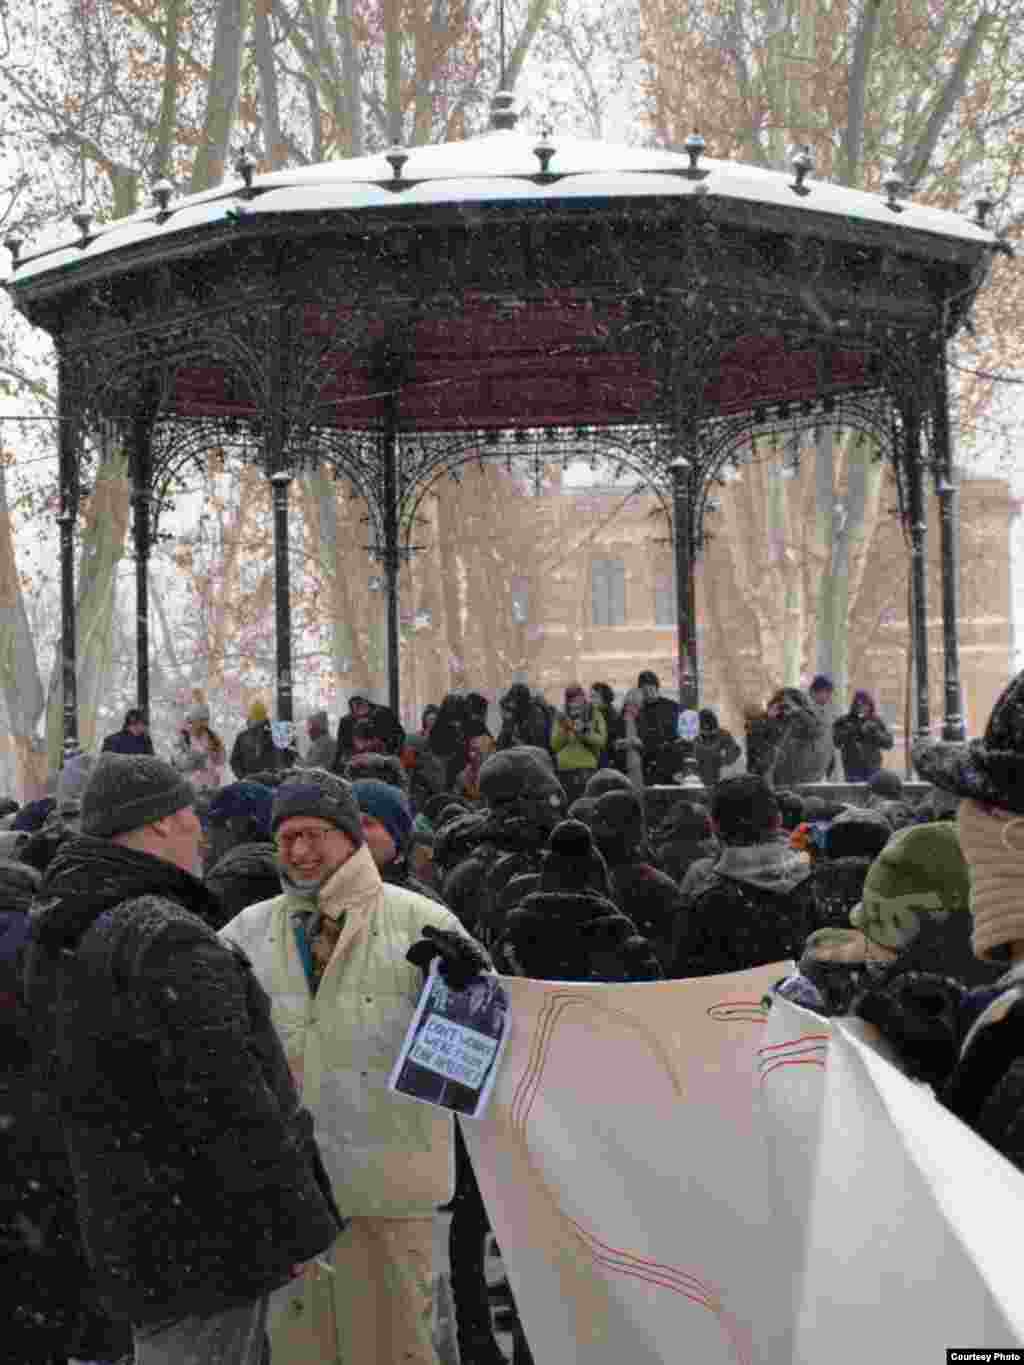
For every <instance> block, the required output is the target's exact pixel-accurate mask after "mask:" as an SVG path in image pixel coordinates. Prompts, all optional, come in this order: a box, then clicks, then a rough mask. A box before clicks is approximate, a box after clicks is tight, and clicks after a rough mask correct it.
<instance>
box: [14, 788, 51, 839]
mask: <svg viewBox="0 0 1024 1365" xmlns="http://www.w3.org/2000/svg"><path fill="white" fill-rule="evenodd" d="M56 809H57V801H56V798H55V797H52V796H43V797H40V799H39V800H38V801H26V803H25V805H23V806H22V807H21V809H20V810H19V811H18V813H17V815H16V816H15V817H14V819H13V820H12V821H11V829H12V830H17V831H18V832H19V833H21V834H34V833H35V832H36V830H37V829H42V827H43V825H44V824H45V823H46V821H47V819H48V818H49V816H50V814H51V813H52V812H53V811H54V810H56Z"/></svg>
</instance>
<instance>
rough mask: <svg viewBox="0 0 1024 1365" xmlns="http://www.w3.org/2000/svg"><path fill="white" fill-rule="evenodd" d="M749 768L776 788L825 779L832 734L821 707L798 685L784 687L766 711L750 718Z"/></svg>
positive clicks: (773, 697) (771, 700)
mask: <svg viewBox="0 0 1024 1365" xmlns="http://www.w3.org/2000/svg"><path fill="white" fill-rule="evenodd" d="M746 728H747V771H748V772H751V773H756V774H758V775H759V776H761V777H764V778H765V779H766V781H767V782H768V783H769V784H770V785H771V786H774V787H796V786H800V785H801V784H802V783H804V782H821V781H822V779H823V778H824V777H825V774H826V772H827V771H828V768H829V763H830V761H831V757H832V736H831V734H830V733H829V730H828V727H827V725H826V724H825V722H824V720H822V719H821V717H820V716H819V715H818V714H817V708H816V707H815V706H814V705H813V703H812V702H811V701H810V700H809V698H808V697H807V696H806V695H805V694H804V693H803V692H801V691H800V690H799V688H796V687H782V688H780V689H779V691H778V692H775V693H774V694H773V695H772V697H771V698H770V699H769V701H768V705H767V706H766V707H765V709H764V711H763V712H759V713H755V714H754V715H750V716H748V717H747V725H746Z"/></svg>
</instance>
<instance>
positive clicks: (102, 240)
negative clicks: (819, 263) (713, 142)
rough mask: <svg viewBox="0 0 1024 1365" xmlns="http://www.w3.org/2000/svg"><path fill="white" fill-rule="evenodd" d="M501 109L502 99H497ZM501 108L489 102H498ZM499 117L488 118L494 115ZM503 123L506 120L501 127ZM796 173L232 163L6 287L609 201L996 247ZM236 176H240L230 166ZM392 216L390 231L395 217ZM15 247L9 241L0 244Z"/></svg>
mask: <svg viewBox="0 0 1024 1365" xmlns="http://www.w3.org/2000/svg"><path fill="white" fill-rule="evenodd" d="M502 98H503V97H502V96H499V97H498V100H501V99H502ZM496 104H497V101H496ZM496 117H497V115H496ZM506 117H507V118H510V117H511V116H510V115H507V116H506ZM798 165H799V162H798V159H794V172H793V173H786V172H782V171H773V170H765V169H763V168H761V167H758V166H752V165H747V164H745V163H742V162H736V161H724V160H717V159H715V158H713V157H707V156H704V155H703V143H702V142H701V141H700V140H699V139H698V140H696V141H695V142H693V144H692V146H691V149H690V150H689V151H688V152H671V151H663V150H659V149H657V148H647V147H632V146H628V145H626V144H620V143H611V142H600V141H594V140H589V139H584V138H577V137H561V136H552V135H551V134H550V133H545V134H542V136H541V137H540V138H538V137H537V136H531V135H529V134H527V133H524V132H520V131H518V130H517V129H515V128H513V127H496V128H492V129H491V130H489V131H488V132H486V133H483V134H481V135H480V136H478V137H473V138H469V139H467V140H465V141H462V142H448V143H441V144H436V145H431V146H424V147H414V148H409V149H402V148H391V149H388V150H386V151H382V152H379V153H375V154H373V155H371V156H363V157H357V158H352V159H348V160H338V161H327V162H323V163H321V164H319V165H315V166H301V167H296V168H294V169H287V170H281V171H275V172H272V173H269V174H266V175H257V174H254V171H255V163H254V162H251V161H250V162H248V163H244V162H240V163H239V166H241V167H242V174H243V176H244V178H245V181H246V183H245V184H242V183H239V182H237V181H236V182H232V183H227V182H225V183H224V184H222V185H220V186H218V187H217V188H215V189H212V190H208V191H206V192H204V193H202V194H195V195H190V196H188V197H186V198H183V199H180V200H178V201H174V200H173V199H171V197H170V196H171V194H172V193H173V191H172V189H171V187H170V186H169V185H165V186H164V187H163V188H162V189H161V187H157V188H156V190H155V191H154V197H155V198H157V199H158V203H157V205H156V206H154V207H152V208H148V209H145V210H143V211H141V212H139V213H136V214H133V215H132V216H131V217H128V218H123V219H118V220H116V221H115V222H111V223H108V224H95V225H93V224H92V223H91V221H90V220H89V219H88V217H83V216H76V218H75V222H76V223H77V224H78V229H79V231H78V235H77V237H76V235H75V233H74V230H73V229H71V228H69V227H68V226H67V225H65V224H61V225H60V226H59V227H57V228H55V229H54V230H53V231H51V232H50V233H49V234H47V235H46V236H45V237H44V238H43V239H41V240H40V241H39V242H37V243H34V244H33V245H32V246H31V247H30V248H29V250H27V251H24V250H22V249H21V243H20V242H19V243H17V244H16V245H15V244H13V243H11V245H12V254H13V255H14V256H15V267H14V270H13V272H12V274H11V276H10V277H9V279H8V284H10V285H13V286H14V287H15V289H17V286H19V285H21V284H23V283H24V284H27V283H29V282H30V281H32V282H35V281H40V282H42V280H43V279H45V277H46V276H48V275H50V274H51V272H60V271H62V270H66V269H67V268H68V267H72V266H76V265H81V264H83V263H84V262H86V261H90V262H92V261H96V260H97V258H100V257H103V256H107V255H110V254H111V253H117V252H118V251H120V250H121V249H122V248H132V249H133V251H132V254H133V255H134V256H136V258H137V254H138V252H139V249H140V248H141V250H142V252H143V254H146V247H147V246H149V245H154V246H155V245H156V244H157V243H163V242H166V243H167V246H168V249H169V250H171V251H173V239H174V238H175V237H177V236H179V235H180V234H182V233H184V232H190V233H193V234H194V233H195V232H196V231H197V230H199V231H201V230H202V229H203V227H204V226H209V227H215V226H216V225H218V224H225V225H226V224H228V223H230V222H238V221H240V220H242V219H245V220H247V221H248V222H249V223H250V224H252V223H253V220H259V218H261V217H264V216H266V217H269V216H270V215H273V216H274V218H275V219H276V220H277V222H280V221H281V217H285V218H287V216H288V215H296V216H298V215H303V214H321V215H322V214H324V213H332V212H338V213H345V214H352V213H359V212H367V213H374V214H379V213H381V212H383V213H385V214H386V213H387V212H388V211H393V210H398V209H406V210H408V209H415V208H420V209H427V210H429V209H435V210H436V211H437V212H439V213H441V212H443V211H444V210H445V209H446V208H447V209H449V210H454V211H456V212H458V211H459V210H460V208H461V209H462V210H463V211H466V210H467V209H468V208H469V206H471V205H478V206H480V207H481V209H482V208H483V206H485V205H486V206H492V207H495V208H497V207H498V206H500V205H503V204H507V205H509V206H513V205H515V206H518V207H520V208H522V209H527V208H528V207H529V206H534V207H536V208H537V209H542V208H543V207H544V206H545V205H551V206H555V205H562V206H565V207H569V206H571V204H572V203H573V202H574V201H575V203H576V204H578V205H579V206H580V207H582V201H589V202H590V203H591V204H593V205H595V206H608V207H609V208H613V207H614V205H615V201H617V200H622V201H633V202H634V203H635V202H636V201H637V200H658V199H660V200H662V201H673V200H675V201H681V200H687V199H699V198H703V199H705V200H707V201H708V203H709V204H710V203H711V202H714V203H716V205H718V206H719V210H720V212H722V213H724V214H725V215H726V216H728V217H732V218H735V219H738V220H740V221H743V220H744V219H748V220H749V222H750V225H751V226H756V225H757V223H758V222H759V221H760V220H761V218H762V217H763V216H764V215H768V216H771V214H772V211H773V210H774V211H776V212H786V213H787V214H792V213H793V211H794V210H798V211H799V214H800V215H801V216H803V215H806V221H807V231H808V233H812V232H817V233H820V234H823V235H825V236H828V237H839V238H843V237H851V236H853V237H856V236H864V235H867V236H868V237H869V238H872V239H875V240H877V239H879V238H881V239H885V240H887V241H889V242H890V243H892V242H893V238H895V239H896V241H897V242H898V245H899V249H901V250H906V251H910V252H911V253H912V254H914V255H923V256H931V255H933V254H934V255H935V256H937V257H940V258H948V257H949V256H950V255H953V256H958V255H960V254H961V253H962V252H963V251H964V250H965V249H966V251H967V252H968V253H970V251H971V249H972V248H973V249H974V250H975V251H976V250H977V248H979V247H981V248H985V247H988V248H992V247H994V246H995V245H996V244H997V239H996V237H995V235H994V234H993V233H992V232H990V231H989V230H987V229H986V228H985V227H984V226H982V225H980V224H979V223H977V222H975V221H972V220H970V219H968V218H967V217H965V216H964V215H962V214H959V213H951V212H948V211H946V210H942V209H937V208H932V207H930V206H929V205H927V204H919V203H916V202H915V201H914V200H912V199H910V198H905V197H902V195H901V189H900V187H899V185H898V182H895V181H894V182H893V183H892V184H891V185H890V186H888V188H887V189H886V193H885V194H883V195H879V194H872V193H869V192H867V191H864V190H855V189H847V188H845V187H843V186H839V185H834V184H830V183H828V182H826V181H820V180H816V179H814V177H813V173H812V172H811V171H810V169H809V167H808V166H806V165H804V166H803V167H802V168H800V169H798ZM236 169H238V167H236ZM404 216H405V215H404V214H396V219H397V218H401V217H404ZM8 241H9V243H10V239H8Z"/></svg>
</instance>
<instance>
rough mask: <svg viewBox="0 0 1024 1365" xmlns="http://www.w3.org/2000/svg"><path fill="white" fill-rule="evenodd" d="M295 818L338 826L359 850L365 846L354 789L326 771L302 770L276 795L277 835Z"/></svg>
mask: <svg viewBox="0 0 1024 1365" xmlns="http://www.w3.org/2000/svg"><path fill="white" fill-rule="evenodd" d="M293 815H311V816H313V817H314V818H316V819H318V820H326V821H327V822H328V824H331V825H335V826H337V828H338V829H340V830H341V831H342V833H343V834H347V835H348V837H349V838H350V839H351V840H352V842H353V843H354V844H355V845H356V847H357V848H358V847H359V846H360V845H361V844H362V843H363V822H362V819H361V817H360V813H359V806H358V804H357V802H356V798H355V797H354V796H353V795H352V788H351V786H350V785H349V783H347V782H346V781H345V779H344V778H341V777H336V776H335V775H334V773H329V772H328V771H327V770H326V768H303V769H302V771H301V772H296V773H294V774H292V775H291V776H290V777H288V778H287V779H286V780H285V781H284V782H282V783H281V785H280V786H279V787H278V789H277V791H276V792H275V793H274V809H273V814H272V816H271V823H270V827H271V829H272V830H274V831H276V830H277V827H278V825H279V824H280V823H281V821H282V820H290V819H291V817H292V816H293Z"/></svg>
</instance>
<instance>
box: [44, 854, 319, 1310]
mask: <svg viewBox="0 0 1024 1365" xmlns="http://www.w3.org/2000/svg"><path fill="white" fill-rule="evenodd" d="M209 902H210V896H209V893H208V892H207V891H206V889H205V888H204V887H203V885H202V883H201V882H199V881H197V880H196V879H195V878H194V877H192V876H190V875H189V874H188V873H186V872H183V871H181V870H180V869H179V868H177V867H176V866H174V865H173V864H171V863H167V862H164V861H162V860H160V859H158V858H153V857H150V856H149V855H148V854H145V853H141V852H136V851H134V850H131V849H126V848H122V847H120V846H118V845H116V844H114V843H112V842H110V841H108V840H104V839H94V838H90V837H86V836H80V837H78V838H76V839H73V840H69V841H68V842H67V843H66V844H64V845H63V846H62V848H61V850H60V851H59V853H58V855H57V857H56V858H55V859H54V862H53V863H52V864H51V866H50V869H49V871H48V874H47V876H46V878H45V880H44V882H43V885H42V887H41V889H40V895H39V898H38V899H37V902H36V905H35V908H34V910H33V923H32V941H31V944H30V948H29V955H28V961H27V965H26V973H25V991H26V998H27V1002H28V1006H29V1010H30V1016H31V1023H32V1029H33V1041H34V1046H35V1055H36V1057H37V1058H38V1059H39V1061H40V1064H41V1065H45V1066H46V1076H45V1090H46V1092H47V1093H48V1094H49V1096H50V1098H51V1101H52V1102H53V1103H55V1104H56V1106H57V1107H58V1108H59V1112H60V1118H61V1121H62V1124H63V1130H64V1140H65V1144H66V1147H67V1152H68V1155H69V1157H70V1162H71V1169H72V1172H73V1180H74V1187H75V1193H76V1197H77V1202H78V1214H79V1222H80V1228H81V1235H82V1240H83V1243H84V1245H85V1249H86V1253H87V1255H88V1257H89V1261H90V1263H91V1265H92V1267H93V1270H94V1272H95V1276H96V1281H97V1285H98V1289H99V1292H100V1294H101V1297H102V1299H103V1301H104V1302H105V1304H106V1305H107V1307H108V1308H109V1310H110V1312H111V1315H112V1316H113V1317H115V1318H118V1319H121V1320H124V1321H128V1322H131V1323H133V1324H139V1325H146V1324H153V1325H156V1324H162V1323H166V1322H168V1321H174V1320H175V1319H177V1318H180V1317H186V1316H190V1315H196V1316H200V1317H206V1316H211V1315H213V1314H215V1313H218V1312H221V1311H224V1310H225V1309H227V1308H230V1307H232V1306H235V1305H238V1304H243V1303H248V1302H251V1301H253V1300H255V1299H258V1298H260V1297H261V1296H263V1295H264V1294H266V1293H268V1292H269V1291H270V1290H272V1289H274V1288H275V1287H277V1286H278V1285H281V1284H284V1283H286V1282H287V1281H288V1279H289V1278H290V1272H291V1267H292V1266H293V1265H295V1264H296V1263H298V1262H301V1261H305V1260H308V1259H310V1258H311V1257H313V1256H315V1255H316V1254H317V1253H318V1252H320V1251H323V1250H324V1249H325V1248H326V1247H327V1246H329V1245H330V1243H331V1242H332V1241H333V1239H334V1236H335V1234H336V1233H337V1230H338V1225H339V1219H338V1215H337V1211H336V1208H335V1207H334V1205H333V1203H332V1202H331V1200H330V1194H329V1191H328V1189H327V1186H326V1181H325V1179H324V1178H323V1172H322V1168H321V1167H320V1164H319V1158H318V1155H317V1152H316V1148H315V1145H314V1143H313V1138H312V1123H311V1120H310V1116H309V1115H308V1114H307V1113H306V1112H305V1111H303V1110H302V1109H300V1107H299V1104H298V1099H297V1096H296V1093H295V1088H294V1086H293V1084H292V1081H291V1077H290V1075H289V1073H288V1067H287V1063H286V1061H285V1058H284V1054H283V1052H282V1049H281V1047H280V1044H279V1043H278V1041H277V1038H276V1036H275V1034H274V1031H273V1027H272V1025H271V1022H270V1007H269V1002H268V1000H267V997H266V995H265V993H264V992H263V990H262V989H261V988H260V986H259V984H258V983H257V981H256V979H255V977H254V976H253V974H252V972H251V971H250V970H249V966H248V963H247V962H246V961H245V959H244V958H243V957H241V956H240V955H239V954H236V953H234V952H232V951H230V950H229V949H228V948H227V947H226V945H225V944H223V943H221V942H220V941H219V940H218V939H217V936H216V935H215V934H214V932H213V931H212V929H210V928H209V927H208V926H207V925H206V924H205V923H204V919H203V916H205V915H206V914H208V913H209V912H210V908H211V907H210V904H209Z"/></svg>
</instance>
